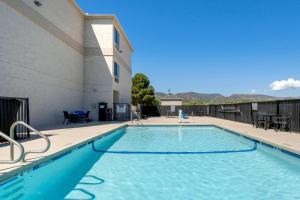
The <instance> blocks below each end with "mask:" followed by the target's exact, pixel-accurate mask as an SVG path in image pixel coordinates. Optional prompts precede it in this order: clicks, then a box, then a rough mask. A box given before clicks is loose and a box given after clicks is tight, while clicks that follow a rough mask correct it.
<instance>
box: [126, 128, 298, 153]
mask: <svg viewBox="0 0 300 200" xmlns="http://www.w3.org/2000/svg"><path fill="white" fill-rule="evenodd" d="M130 126H140V127H143V126H144V127H145V126H214V127H217V128H220V129H223V130H226V131H229V132H231V133H234V134H236V135H239V136H242V137H245V138H247V139H249V140H252V141H255V142H257V143H260V144H262V145H264V146H267V147H269V148H271V149H274V150H277V151H280V152H282V153H285V154H288V155H291V156H294V157H296V158H299V159H300V151H298V150H295V149H293V148H289V147H286V146H283V145H280V144H277V143H274V142H271V141H268V140H264V139H262V138H259V137H255V136H253V135H249V134H247V133H243V132H242V131H235V130H233V129H230V128H226V127H223V126H221V125H218V124H214V123H210V124H209V123H207V124H197V123H194V124H180V123H170V124H144V125H135V124H131V125H128V127H130Z"/></svg>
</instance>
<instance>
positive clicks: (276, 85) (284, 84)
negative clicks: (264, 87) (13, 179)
mask: <svg viewBox="0 0 300 200" xmlns="http://www.w3.org/2000/svg"><path fill="white" fill-rule="evenodd" d="M270 88H271V89H272V90H285V89H288V88H300V81H299V80H295V79H293V78H289V79H288V80H281V81H274V82H273V83H271V84H270Z"/></svg>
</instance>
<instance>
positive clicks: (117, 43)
mask: <svg viewBox="0 0 300 200" xmlns="http://www.w3.org/2000/svg"><path fill="white" fill-rule="evenodd" d="M114 43H115V46H116V48H117V49H118V50H119V47H120V34H119V32H118V30H117V29H116V28H115V27H114Z"/></svg>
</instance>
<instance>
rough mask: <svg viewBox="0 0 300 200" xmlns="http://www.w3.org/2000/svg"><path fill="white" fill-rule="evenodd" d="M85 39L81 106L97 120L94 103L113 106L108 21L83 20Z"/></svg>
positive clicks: (110, 29) (109, 22) (110, 37)
mask: <svg viewBox="0 0 300 200" xmlns="http://www.w3.org/2000/svg"><path fill="white" fill-rule="evenodd" d="M84 27H85V29H84V30H85V39H84V48H85V56H84V66H85V82H84V85H85V98H84V106H85V109H86V110H90V111H91V114H90V115H91V118H92V119H97V118H98V113H97V103H99V102H106V103H108V107H112V102H113V89H112V87H113V86H112V70H113V44H112V40H113V25H112V20H111V19H86V20H85V26H84Z"/></svg>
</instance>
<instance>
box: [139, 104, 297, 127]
mask: <svg viewBox="0 0 300 200" xmlns="http://www.w3.org/2000/svg"><path fill="white" fill-rule="evenodd" d="M253 104H256V106H257V108H255V109H253ZM173 109H174V108H173ZM180 109H181V110H183V112H184V113H187V114H189V115H193V116H205V115H207V116H210V117H216V118H221V119H226V120H232V121H238V122H243V123H247V124H254V120H255V116H256V114H257V112H264V113H268V114H276V115H283V116H287V117H290V119H291V129H292V131H294V132H300V99H297V100H280V101H268V102H258V103H239V104H223V105H207V106H206V105H199V106H175V112H173V113H174V115H176V116H178V110H180ZM170 111H171V106H157V107H155V106H144V107H143V108H142V114H143V115H148V116H168V113H169V112H170Z"/></svg>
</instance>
